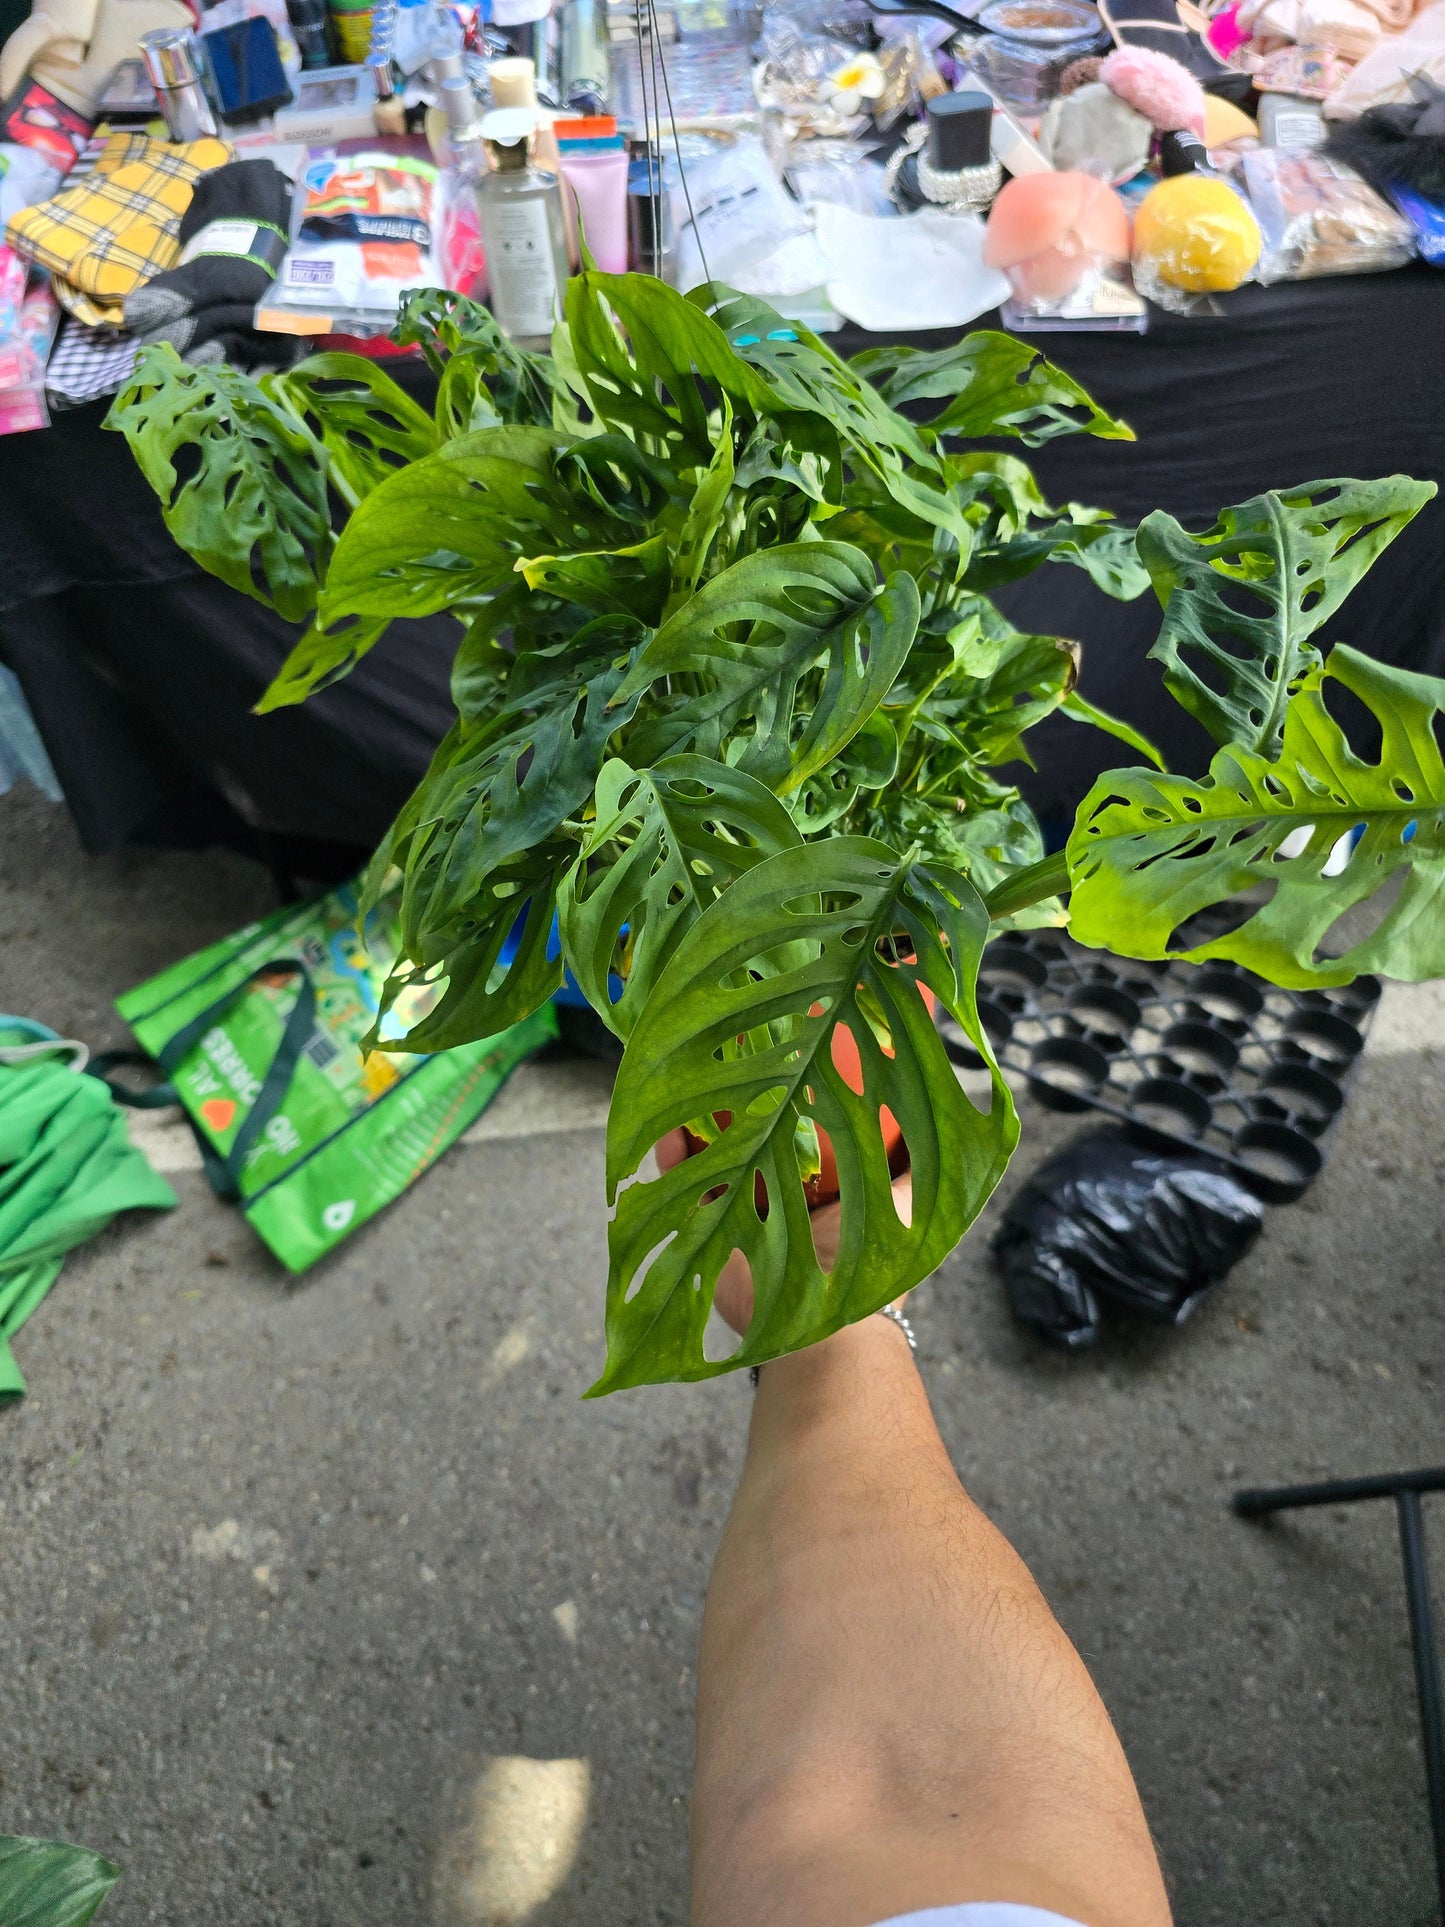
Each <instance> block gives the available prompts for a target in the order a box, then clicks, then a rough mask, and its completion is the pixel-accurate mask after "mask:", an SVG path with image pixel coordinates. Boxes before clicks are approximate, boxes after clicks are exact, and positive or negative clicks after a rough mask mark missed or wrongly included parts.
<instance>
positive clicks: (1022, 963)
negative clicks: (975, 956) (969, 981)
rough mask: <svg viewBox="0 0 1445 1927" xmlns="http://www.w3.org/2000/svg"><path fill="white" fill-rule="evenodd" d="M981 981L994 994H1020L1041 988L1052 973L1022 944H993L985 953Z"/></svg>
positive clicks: (1025, 994)
mask: <svg viewBox="0 0 1445 1927" xmlns="http://www.w3.org/2000/svg"><path fill="white" fill-rule="evenodd" d="M978 980H979V982H980V984H982V985H984V986H985V987H986V988H987V989H990V990H992V991H993V992H994V994H995V995H997V994H998V993H999V992H1009V993H1012V994H1013V995H1014V996H1016V997H1018V996H1027V994H1028V993H1029V992H1030V991H1031V990H1041V989H1042V988H1043V986H1044V985H1045V984H1046V983H1047V982H1048V980H1049V973H1048V971H1047V970H1046V969H1045V967H1044V965H1043V964H1042V963H1041V962H1040V961H1039V959H1038V958H1037V957H1035V956H1033V955H1032V954H1031V953H1030V952H1029V951H1027V950H1025V949H1024V948H1023V946H1022V944H1012V943H994V944H990V945H989V947H988V949H987V950H986V951H985V952H984V957H983V962H982V963H981V964H980V965H979V967H978Z"/></svg>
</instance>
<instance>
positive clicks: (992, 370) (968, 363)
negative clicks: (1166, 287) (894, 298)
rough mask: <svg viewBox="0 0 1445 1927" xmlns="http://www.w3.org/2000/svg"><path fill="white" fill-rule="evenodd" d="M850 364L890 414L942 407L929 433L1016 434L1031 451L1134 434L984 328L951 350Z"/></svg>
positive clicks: (872, 354) (1022, 347) (869, 353)
mask: <svg viewBox="0 0 1445 1927" xmlns="http://www.w3.org/2000/svg"><path fill="white" fill-rule="evenodd" d="M849 365H850V367H853V368H855V369H857V371H858V372H859V374H861V375H863V376H865V377H866V378H867V379H868V380H869V381H870V382H872V383H873V384H874V386H875V387H876V388H877V390H878V392H879V394H880V395H881V396H882V397H883V399H884V401H886V402H887V403H888V405H889V407H891V408H906V407H908V406H909V405H910V404H913V403H917V402H926V401H942V402H943V403H944V406H943V407H942V408H941V409H940V410H938V412H937V413H936V414H934V415H933V416H932V417H931V418H930V419H929V421H928V423H927V425H926V426H927V432H928V433H929V434H930V435H936V436H943V435H950V436H953V435H956V436H971V437H978V436H984V435H1016V436H1017V437H1018V439H1019V440H1020V441H1021V442H1023V443H1025V445H1026V446H1028V447H1037V446H1038V444H1039V443H1041V442H1047V441H1052V440H1053V438H1054V437H1055V436H1056V435H1098V436H1101V437H1103V438H1104V439H1105V440H1106V441H1126V442H1131V441H1133V439H1134V431H1133V429H1131V428H1129V427H1128V426H1127V425H1126V424H1125V423H1124V422H1121V421H1118V420H1116V419H1115V417H1114V416H1112V415H1110V414H1107V413H1106V412H1105V411H1104V410H1103V409H1102V408H1100V407H1099V405H1098V403H1097V402H1095V401H1094V400H1093V398H1092V397H1091V396H1090V395H1089V394H1088V393H1087V391H1086V390H1085V389H1083V388H1081V387H1080V386H1079V384H1078V382H1076V381H1075V380H1074V379H1073V377H1072V376H1071V375H1066V374H1065V373H1064V371H1063V370H1062V369H1061V368H1055V367H1054V365H1053V363H1052V362H1050V361H1046V360H1045V359H1044V357H1043V356H1042V355H1041V354H1040V353H1039V352H1038V350H1037V349H1036V348H1031V347H1029V345H1028V344H1027V343H1026V342H1023V341H1016V340H1015V339H1014V337H1013V336H1012V335H1003V334H996V333H994V332H992V331H991V330H989V329H987V328H981V329H979V330H978V331H977V332H976V333H974V334H971V335H965V336H964V338H963V340H962V341H960V342H957V343H955V345H954V346H953V347H951V348H939V349H936V350H931V351H930V350H926V349H922V348H902V347H897V348H895V347H888V348H867V349H865V350H864V351H863V353H862V354H858V355H854V357H853V359H852V361H851V363H850V364H849Z"/></svg>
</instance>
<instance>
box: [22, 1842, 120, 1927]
mask: <svg viewBox="0 0 1445 1927" xmlns="http://www.w3.org/2000/svg"><path fill="white" fill-rule="evenodd" d="M120 1875H121V1870H120V1868H119V1867H117V1866H116V1865H115V1863H114V1862H113V1861H110V1860H105V1859H102V1857H101V1856H100V1855H99V1854H98V1853H92V1852H91V1851H90V1849H89V1848H88V1847H71V1846H67V1845H66V1844H65V1843H64V1842H63V1841H60V1840H32V1839H29V1838H28V1837H27V1836H25V1835H24V1834H0V1920H3V1921H4V1923H5V1927H85V1923H86V1922H87V1921H88V1920H91V1919H93V1918H94V1915H95V1911H96V1909H97V1908H98V1907H99V1906H100V1903H101V1902H102V1901H103V1900H104V1899H105V1897H106V1895H107V1894H108V1893H109V1892H110V1890H111V1888H112V1887H113V1886H114V1885H115V1883H116V1881H117V1880H119V1879H120Z"/></svg>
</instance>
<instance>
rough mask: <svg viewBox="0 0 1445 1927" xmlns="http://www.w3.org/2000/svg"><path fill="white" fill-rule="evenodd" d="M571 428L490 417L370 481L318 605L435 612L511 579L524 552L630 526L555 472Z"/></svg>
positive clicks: (591, 539)
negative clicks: (517, 424)
mask: <svg viewBox="0 0 1445 1927" xmlns="http://www.w3.org/2000/svg"><path fill="white" fill-rule="evenodd" d="M566 447H567V438H566V437H565V436H562V435H558V434H554V433H553V431H552V430H551V429H548V428H511V427H503V428H484V429H482V430H480V431H479V432H478V433H477V434H475V435H467V436H464V437H462V439H461V440H459V441H455V442H444V443H443V444H442V446H441V447H440V448H439V449H438V450H437V452H436V454H435V455H429V456H427V457H426V459H425V460H424V461H420V462H413V463H412V465H411V466H410V467H409V468H406V469H403V470H402V471H401V473H400V474H398V475H394V476H392V478H391V480H390V481H388V482H383V483H382V484H381V486H380V487H379V488H377V489H373V491H372V492H371V494H370V495H368V496H367V498H366V500H365V501H364V502H362V503H361V504H360V506H359V507H358V508H357V509H356V510H355V511H354V512H353V513H352V516H351V519H350V521H349V522H348V523H347V525H346V528H345V529H344V531H343V532H342V536H341V540H340V541H339V542H338V543H337V545H336V553H335V555H334V556H333V558H332V562H331V569H330V573H329V574H328V576H327V580H326V592H325V596H324V598H323V601H322V608H321V613H322V617H323V619H324V620H325V621H326V622H327V623H331V622H334V621H335V619H336V618H337V617H338V616H346V615H359V616H402V615H406V616H421V615H433V614H435V613H436V611H437V610H439V609H445V608H447V607H449V606H450V605H451V604H452V603H455V602H460V601H465V600H467V599H469V598H476V597H480V596H485V595H490V594H492V593H493V592H494V591H495V590H497V589H501V588H505V587H506V586H508V584H509V583H510V581H511V579H512V576H513V573H514V570H515V568H516V565H517V563H518V562H519V561H520V560H522V559H523V558H524V557H527V556H533V555H538V554H542V553H547V552H554V553H565V552H566V551H569V550H571V549H574V548H578V547H581V546H584V545H585V546H594V545H596V546H600V545H602V544H603V543H605V542H606V541H607V540H608V539H609V538H614V539H617V540H620V541H624V542H625V541H627V540H629V539H630V534H629V532H628V531H627V530H626V529H624V528H622V527H620V526H619V525H618V524H617V523H616V521H615V520H614V519H613V518H612V517H610V516H608V515H607V514H605V512H603V511H602V510H600V509H598V508H597V506H596V505H595V503H593V502H591V501H590V500H588V499H587V498H586V497H582V496H579V495H578V494H577V493H576V492H575V491H574V490H573V489H571V488H569V487H568V486H567V485H566V484H565V483H564V481H563V480H562V479H561V478H560V477H559V476H558V474H557V470H556V460H557V457H558V456H559V455H560V454H561V453H562V452H563V451H564V450H565V449H566Z"/></svg>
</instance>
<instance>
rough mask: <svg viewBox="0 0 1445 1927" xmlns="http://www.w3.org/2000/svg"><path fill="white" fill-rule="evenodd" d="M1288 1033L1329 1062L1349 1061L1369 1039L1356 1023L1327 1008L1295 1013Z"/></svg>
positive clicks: (1287, 1027) (1289, 1024)
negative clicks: (1333, 1013) (1366, 1039)
mask: <svg viewBox="0 0 1445 1927" xmlns="http://www.w3.org/2000/svg"><path fill="white" fill-rule="evenodd" d="M1285 1035H1286V1036H1287V1037H1288V1038H1289V1039H1290V1041H1291V1042H1292V1043H1295V1044H1297V1045H1299V1047H1300V1049H1301V1050H1306V1051H1308V1052H1309V1054H1310V1056H1311V1057H1317V1058H1319V1059H1321V1061H1322V1062H1324V1063H1326V1064H1348V1063H1349V1061H1350V1059H1351V1058H1353V1057H1358V1056H1359V1054H1360V1051H1361V1050H1362V1049H1363V1047H1364V1042H1365V1040H1364V1038H1363V1037H1361V1035H1360V1033H1359V1032H1358V1031H1357V1030H1356V1029H1355V1027H1354V1025H1353V1024H1351V1023H1347V1022H1346V1021H1345V1019H1344V1018H1343V1017H1334V1016H1332V1015H1331V1014H1330V1013H1329V1012H1328V1011H1324V1010H1318V1011H1316V1010H1306V1011H1301V1012H1300V1014H1299V1015H1298V1016H1297V1017H1291V1018H1290V1020H1289V1022H1288V1023H1287V1024H1286V1025H1285Z"/></svg>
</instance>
